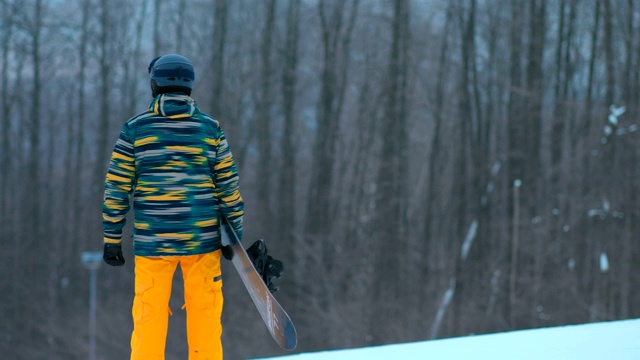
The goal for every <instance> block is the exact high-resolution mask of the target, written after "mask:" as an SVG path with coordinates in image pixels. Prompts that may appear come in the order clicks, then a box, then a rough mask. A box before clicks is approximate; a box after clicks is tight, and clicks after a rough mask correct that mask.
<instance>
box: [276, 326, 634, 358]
mask: <svg viewBox="0 0 640 360" xmlns="http://www.w3.org/2000/svg"><path fill="white" fill-rule="evenodd" d="M269 359H270V360H275V359H280V360H360V359H362V360H364V359H366V360H390V359H394V360H395V359H398V360H440V359H443V360H458V359H459V360H463V359H464V360H514V359H518V360H609V359H611V360H638V359H640V319H636V320H621V321H612V322H602V323H591V324H586V325H573V326H562V327H554V328H543V329H534V330H522V331H513V332H507V333H498V334H489V335H475V336H467V337H459V338H451V339H442V340H432V341H423V342H416V343H406V344H393V345H384V346H374V347H365V348H359V349H346V350H334V351H324V352H316V353H306V354H297V355H289V356H282V357H274V358H269Z"/></svg>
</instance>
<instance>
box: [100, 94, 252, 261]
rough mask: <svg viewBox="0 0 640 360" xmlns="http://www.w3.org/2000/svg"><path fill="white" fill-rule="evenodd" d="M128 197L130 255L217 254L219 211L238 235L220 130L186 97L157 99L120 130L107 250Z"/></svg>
mask: <svg viewBox="0 0 640 360" xmlns="http://www.w3.org/2000/svg"><path fill="white" fill-rule="evenodd" d="M130 194H133V209H134V211H133V212H134V229H133V249H134V250H133V251H134V254H135V255H139V256H166V255H195V254H203V253H208V252H211V251H214V250H217V249H219V248H220V246H221V242H220V235H219V230H220V226H219V222H218V214H219V212H221V213H223V214H224V215H225V216H226V217H227V218H228V219H229V220H230V221H231V224H232V226H233V227H234V228H235V230H236V232H237V233H238V235H239V236H240V237H241V236H242V217H243V208H244V204H243V201H242V197H241V196H240V191H239V188H238V173H237V170H236V165H235V163H234V161H233V157H232V155H231V151H230V150H229V146H228V145H227V140H226V139H225V136H224V132H223V131H222V129H221V128H220V124H219V123H218V121H216V120H214V119H212V118H211V117H210V116H208V115H206V114H204V113H202V112H200V111H199V110H198V107H197V105H196V103H195V101H194V100H193V99H192V98H191V97H189V96H186V95H177V94H161V95H159V96H157V97H156V98H155V99H154V100H153V102H152V103H151V106H150V108H149V110H147V111H145V112H143V113H141V114H139V115H137V116H135V117H133V118H131V119H129V120H128V121H127V122H126V123H125V124H124V125H123V127H122V131H121V132H120V136H119V138H118V140H117V142H116V145H115V149H114V150H113V153H112V155H111V162H110V164H109V170H108V173H107V176H106V180H105V191H104V204H103V206H102V218H103V221H102V223H103V228H104V242H105V243H107V244H120V243H121V242H122V228H123V227H124V225H125V216H126V214H127V212H128V211H129V207H130V201H129V196H130Z"/></svg>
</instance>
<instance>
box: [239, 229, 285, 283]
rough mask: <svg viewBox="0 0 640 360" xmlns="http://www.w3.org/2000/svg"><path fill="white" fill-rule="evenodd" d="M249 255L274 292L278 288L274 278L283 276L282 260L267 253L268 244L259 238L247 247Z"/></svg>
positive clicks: (263, 279)
mask: <svg viewBox="0 0 640 360" xmlns="http://www.w3.org/2000/svg"><path fill="white" fill-rule="evenodd" d="M247 255H249V258H250V259H251V261H252V262H253V266H254V267H255V268H256V270H257V271H258V274H260V276H261V277H262V281H264V283H265V285H267V288H268V289H269V291H270V292H271V293H272V294H273V293H275V292H277V291H278V288H277V287H276V286H275V285H274V284H273V282H272V280H273V279H277V278H279V277H280V276H282V273H283V272H284V265H283V264H282V261H280V260H276V259H274V258H272V257H271V256H270V255H268V254H267V244H266V243H265V241H264V240H263V239H260V240H257V241H256V242H254V243H253V244H252V245H251V246H249V248H248V249H247Z"/></svg>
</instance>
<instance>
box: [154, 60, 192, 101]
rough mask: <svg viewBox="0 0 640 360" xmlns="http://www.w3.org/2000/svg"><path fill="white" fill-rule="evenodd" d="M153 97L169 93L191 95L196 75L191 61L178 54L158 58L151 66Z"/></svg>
mask: <svg viewBox="0 0 640 360" xmlns="http://www.w3.org/2000/svg"><path fill="white" fill-rule="evenodd" d="M148 70H149V76H150V77H151V93H152V94H153V97H156V96H158V94H164V93H169V92H183V93H185V94H187V95H191V89H193V82H194V81H195V79H196V75H195V73H194V71H193V65H191V61H189V59H187V58H186V57H184V56H182V55H178V54H168V55H162V56H158V57H156V58H155V59H153V60H151V63H150V64H149V68H148Z"/></svg>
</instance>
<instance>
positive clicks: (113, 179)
mask: <svg viewBox="0 0 640 360" xmlns="http://www.w3.org/2000/svg"><path fill="white" fill-rule="evenodd" d="M135 172H136V170H135V158H134V153H133V143H132V142H131V139H130V138H129V135H128V127H127V124H125V125H124V126H123V127H122V131H121V132H120V136H119V137H118V141H117V142H116V146H115V148H114V149H113V153H112V154H111V161H110V163H109V170H108V172H107V177H106V179H105V182H104V203H103V205H102V227H103V229H104V242H105V243H106V244H120V243H121V242H122V228H123V227H124V225H125V223H126V215H127V212H129V208H130V203H129V194H131V190H132V187H133V183H134V179H135Z"/></svg>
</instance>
